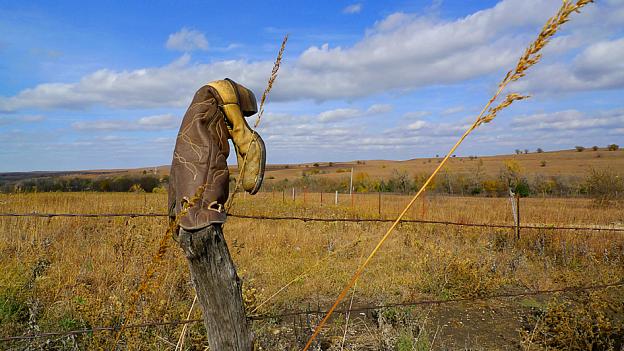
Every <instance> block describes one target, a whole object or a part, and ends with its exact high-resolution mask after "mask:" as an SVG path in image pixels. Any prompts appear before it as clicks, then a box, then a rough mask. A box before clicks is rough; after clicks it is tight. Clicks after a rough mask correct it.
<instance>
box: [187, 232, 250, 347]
mask: <svg viewBox="0 0 624 351" xmlns="http://www.w3.org/2000/svg"><path fill="white" fill-rule="evenodd" d="M178 243H179V245H180V247H181V248H182V250H183V251H184V254H185V255H186V258H187V260H188V264H189V268H190V271H191V277H192V280H193V285H194V287H195V291H196V292H197V299H198V302H199V304H200V306H201V308H202V313H203V319H204V325H205V326H206V332H207V335H208V346H209V347H210V349H211V350H235V351H251V350H252V349H253V334H252V332H251V329H250V328H249V324H248V323H247V317H246V315H245V306H244V305H243V298H242V289H241V285H242V283H241V280H240V279H239V277H238V275H237V274H236V268H235V266H234V262H232V257H231V256H230V252H229V250H228V248H227V244H226V242H225V238H224V237H223V231H222V229H221V225H220V224H213V225H208V226H207V227H205V228H202V229H199V230H196V231H192V232H191V231H186V230H184V229H180V232H179V236H178Z"/></svg>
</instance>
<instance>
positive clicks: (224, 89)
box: [208, 78, 244, 122]
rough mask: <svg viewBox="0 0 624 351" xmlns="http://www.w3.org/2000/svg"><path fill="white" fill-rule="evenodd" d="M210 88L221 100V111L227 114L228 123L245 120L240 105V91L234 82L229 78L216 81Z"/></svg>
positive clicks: (209, 84)
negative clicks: (240, 119)
mask: <svg viewBox="0 0 624 351" xmlns="http://www.w3.org/2000/svg"><path fill="white" fill-rule="evenodd" d="M208 86H209V87H211V88H212V89H213V91H214V92H216V93H217V94H215V95H216V97H217V100H219V101H218V102H219V107H220V108H221V111H223V113H224V114H225V119H226V122H229V121H234V120H239V118H243V119H244V116H243V111H241V108H240V105H239V101H240V98H239V96H238V89H236V83H235V82H234V81H233V80H231V79H229V78H226V79H224V80H216V81H214V82H210V83H208ZM232 115H234V116H232ZM228 120H229V121H228Z"/></svg>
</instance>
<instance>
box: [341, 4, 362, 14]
mask: <svg viewBox="0 0 624 351" xmlns="http://www.w3.org/2000/svg"><path fill="white" fill-rule="evenodd" d="M361 11H362V4H360V3H356V4H351V5H349V6H347V7H345V8H344V9H342V13H346V14H348V15H352V14H354V13H360V12H361Z"/></svg>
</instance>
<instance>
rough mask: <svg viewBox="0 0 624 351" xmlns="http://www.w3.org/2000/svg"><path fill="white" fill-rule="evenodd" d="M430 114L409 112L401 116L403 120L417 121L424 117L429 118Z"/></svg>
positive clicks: (427, 112) (426, 112)
mask: <svg viewBox="0 0 624 351" xmlns="http://www.w3.org/2000/svg"><path fill="white" fill-rule="evenodd" d="M430 114H431V112H429V111H411V112H406V113H404V114H403V118H405V119H418V118H423V117H425V116H429V115H430Z"/></svg>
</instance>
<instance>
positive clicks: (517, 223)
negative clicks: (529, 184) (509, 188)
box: [516, 194, 520, 240]
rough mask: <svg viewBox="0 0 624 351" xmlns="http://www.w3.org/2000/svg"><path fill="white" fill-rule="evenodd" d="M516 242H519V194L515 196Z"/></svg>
mask: <svg viewBox="0 0 624 351" xmlns="http://www.w3.org/2000/svg"><path fill="white" fill-rule="evenodd" d="M516 220H517V221H516V240H520V194H516Z"/></svg>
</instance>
